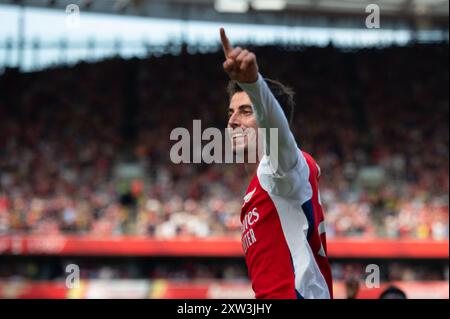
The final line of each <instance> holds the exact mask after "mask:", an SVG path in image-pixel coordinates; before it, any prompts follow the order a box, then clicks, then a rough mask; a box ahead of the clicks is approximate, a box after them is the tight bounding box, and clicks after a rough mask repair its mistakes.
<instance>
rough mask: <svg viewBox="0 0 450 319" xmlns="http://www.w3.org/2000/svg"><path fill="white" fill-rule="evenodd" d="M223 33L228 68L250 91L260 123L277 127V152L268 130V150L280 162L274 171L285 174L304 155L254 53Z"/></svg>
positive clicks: (266, 146)
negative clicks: (236, 45) (260, 72)
mask: <svg viewBox="0 0 450 319" xmlns="http://www.w3.org/2000/svg"><path fill="white" fill-rule="evenodd" d="M220 35H221V40H222V46H223V50H224V53H225V57H226V61H225V62H224V63H223V68H224V70H225V72H226V73H227V74H228V75H229V77H230V78H231V79H232V80H235V81H237V82H238V84H239V86H240V87H241V88H242V89H243V90H244V91H245V92H246V93H247V94H248V95H249V97H250V100H251V101H252V108H253V111H254V113H255V116H256V120H257V121H258V124H259V127H261V128H265V129H266V132H267V133H269V132H270V129H271V128H276V129H278V141H277V142H278V152H277V154H270V155H269V153H270V152H269V150H270V135H269V134H266V141H265V154H267V155H269V156H270V159H271V163H274V162H275V161H276V163H277V165H276V166H275V167H274V171H273V173H274V174H276V175H284V173H286V172H288V171H290V170H291V169H292V168H294V167H295V166H296V165H297V162H298V160H299V157H300V156H301V155H300V152H299V149H298V146H297V143H296V141H295V138H294V136H293V134H292V132H291V130H290V129H289V123H288V121H287V119H286V116H285V115H284V112H283V109H282V108H281V106H280V104H279V103H278V101H277V99H276V98H275V97H274V96H273V94H272V92H271V91H270V89H269V87H268V85H267V83H266V82H265V81H264V79H263V77H262V76H261V74H259V69H258V64H257V61H256V56H255V54H254V53H253V52H250V51H248V50H243V49H241V48H239V47H236V48H233V47H232V45H231V44H230V41H229V40H228V38H227V36H226V34H225V31H224V30H223V29H221V30H220ZM275 156H276V158H275Z"/></svg>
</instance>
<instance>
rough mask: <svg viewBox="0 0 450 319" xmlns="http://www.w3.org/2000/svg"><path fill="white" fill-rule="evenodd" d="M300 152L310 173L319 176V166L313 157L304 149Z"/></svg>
mask: <svg viewBox="0 0 450 319" xmlns="http://www.w3.org/2000/svg"><path fill="white" fill-rule="evenodd" d="M301 153H302V155H303V158H304V159H305V161H306V164H307V165H308V167H309V170H310V171H311V173H312V174H313V175H315V176H320V166H319V165H318V164H317V162H316V160H315V159H314V157H313V156H312V155H311V154H309V153H307V152H305V151H301Z"/></svg>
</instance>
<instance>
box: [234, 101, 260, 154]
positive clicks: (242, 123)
mask: <svg viewBox="0 0 450 319" xmlns="http://www.w3.org/2000/svg"><path fill="white" fill-rule="evenodd" d="M228 128H230V129H232V133H231V139H232V146H233V152H235V153H236V152H244V154H247V152H248V149H249V144H250V143H256V141H257V132H258V122H257V121H256V117H255V114H254V113H253V109H252V102H251V100H250V98H249V96H248V95H247V93H245V92H236V93H235V94H234V95H233V96H232V98H231V101H230V106H229V108H228Z"/></svg>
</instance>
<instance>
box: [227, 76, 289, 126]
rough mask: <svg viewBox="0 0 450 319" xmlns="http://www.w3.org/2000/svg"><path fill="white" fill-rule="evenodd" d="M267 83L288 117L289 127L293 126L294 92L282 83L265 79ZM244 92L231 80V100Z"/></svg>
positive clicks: (229, 94) (229, 90)
mask: <svg viewBox="0 0 450 319" xmlns="http://www.w3.org/2000/svg"><path fill="white" fill-rule="evenodd" d="M264 81H266V83H267V86H268V87H269V89H270V91H272V94H273V96H275V98H276V99H277V101H278V103H280V106H281V108H282V109H283V112H284V115H285V116H286V118H287V120H288V122H289V125H292V121H293V120H294V108H295V102H294V94H295V93H294V91H293V90H292V89H291V88H290V87H287V86H285V85H283V84H282V83H280V82H278V81H275V80H271V79H264ZM243 91H244V90H243V89H242V88H241V87H240V86H239V84H238V82H237V81H234V80H231V81H230V82H228V87H227V92H228V96H229V97H230V99H231V98H232V97H233V95H234V94H236V93H238V92H243Z"/></svg>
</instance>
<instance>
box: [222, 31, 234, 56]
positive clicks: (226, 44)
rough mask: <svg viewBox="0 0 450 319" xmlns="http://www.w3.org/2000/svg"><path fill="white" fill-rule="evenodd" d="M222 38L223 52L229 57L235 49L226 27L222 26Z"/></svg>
mask: <svg viewBox="0 0 450 319" xmlns="http://www.w3.org/2000/svg"><path fill="white" fill-rule="evenodd" d="M220 40H221V41H222V48H223V53H224V54H225V58H228V55H229V54H230V53H231V51H233V46H232V45H231V43H230V40H228V37H227V35H226V34H225V29H224V28H220Z"/></svg>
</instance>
